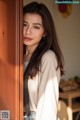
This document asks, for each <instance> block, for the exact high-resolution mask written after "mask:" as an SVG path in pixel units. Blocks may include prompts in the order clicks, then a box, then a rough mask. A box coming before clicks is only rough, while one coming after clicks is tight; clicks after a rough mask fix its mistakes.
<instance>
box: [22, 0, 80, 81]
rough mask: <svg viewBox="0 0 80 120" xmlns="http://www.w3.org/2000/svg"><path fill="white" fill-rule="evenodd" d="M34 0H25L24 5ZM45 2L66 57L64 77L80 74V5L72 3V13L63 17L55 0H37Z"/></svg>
mask: <svg viewBox="0 0 80 120" xmlns="http://www.w3.org/2000/svg"><path fill="white" fill-rule="evenodd" d="M31 1H34V0H29V1H28V0H24V5H25V4H27V3H29V2H31ZM35 1H39V2H43V3H45V4H46V5H47V6H48V8H49V9H50V12H51V14H52V16H53V20H54V23H55V28H56V32H57V37H58V41H59V44H60V46H61V50H62V52H63V56H64V59H65V71H66V74H65V75H64V76H63V78H64V79H68V78H70V77H74V76H75V75H79V76H80V53H79V52H80V6H79V5H72V13H71V15H70V16H69V17H68V18H63V17H62V15H61V13H60V12H59V10H58V5H57V4H55V3H54V2H53V0H35Z"/></svg>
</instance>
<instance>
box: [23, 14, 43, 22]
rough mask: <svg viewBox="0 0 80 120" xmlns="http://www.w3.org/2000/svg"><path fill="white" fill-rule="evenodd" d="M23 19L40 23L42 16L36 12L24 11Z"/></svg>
mask: <svg viewBox="0 0 80 120" xmlns="http://www.w3.org/2000/svg"><path fill="white" fill-rule="evenodd" d="M24 21H27V22H35V23H36V22H37V23H41V24H42V17H41V16H40V15H39V14H37V13H26V14H25V15H24Z"/></svg>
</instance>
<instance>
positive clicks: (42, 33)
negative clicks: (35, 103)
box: [35, 31, 44, 38]
mask: <svg viewBox="0 0 80 120" xmlns="http://www.w3.org/2000/svg"><path fill="white" fill-rule="evenodd" d="M35 35H36V37H38V38H42V37H43V35H44V32H42V31H41V32H38V33H35Z"/></svg>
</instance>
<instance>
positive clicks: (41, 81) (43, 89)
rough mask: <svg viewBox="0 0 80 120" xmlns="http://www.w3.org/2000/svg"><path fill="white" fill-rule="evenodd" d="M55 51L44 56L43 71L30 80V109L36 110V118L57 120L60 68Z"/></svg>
mask: <svg viewBox="0 0 80 120" xmlns="http://www.w3.org/2000/svg"><path fill="white" fill-rule="evenodd" d="M56 68H57V59H56V56H55V54H54V52H53V51H51V50H48V51H47V52H46V53H45V54H44V55H43V57H42V61H41V71H40V72H39V73H38V74H37V75H36V76H35V77H34V78H33V79H30V78H29V80H28V90H29V97H30V110H31V112H36V119H35V120H57V105H58V98H59V82H60V69H58V70H56Z"/></svg>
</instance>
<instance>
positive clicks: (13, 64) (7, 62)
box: [0, 0, 23, 120]
mask: <svg viewBox="0 0 80 120" xmlns="http://www.w3.org/2000/svg"><path fill="white" fill-rule="evenodd" d="M22 7H23V2H22V0H0V112H1V110H8V111H9V112H10V120H22V119H23V118H22V116H23V52H22V46H23V45H22Z"/></svg>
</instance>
